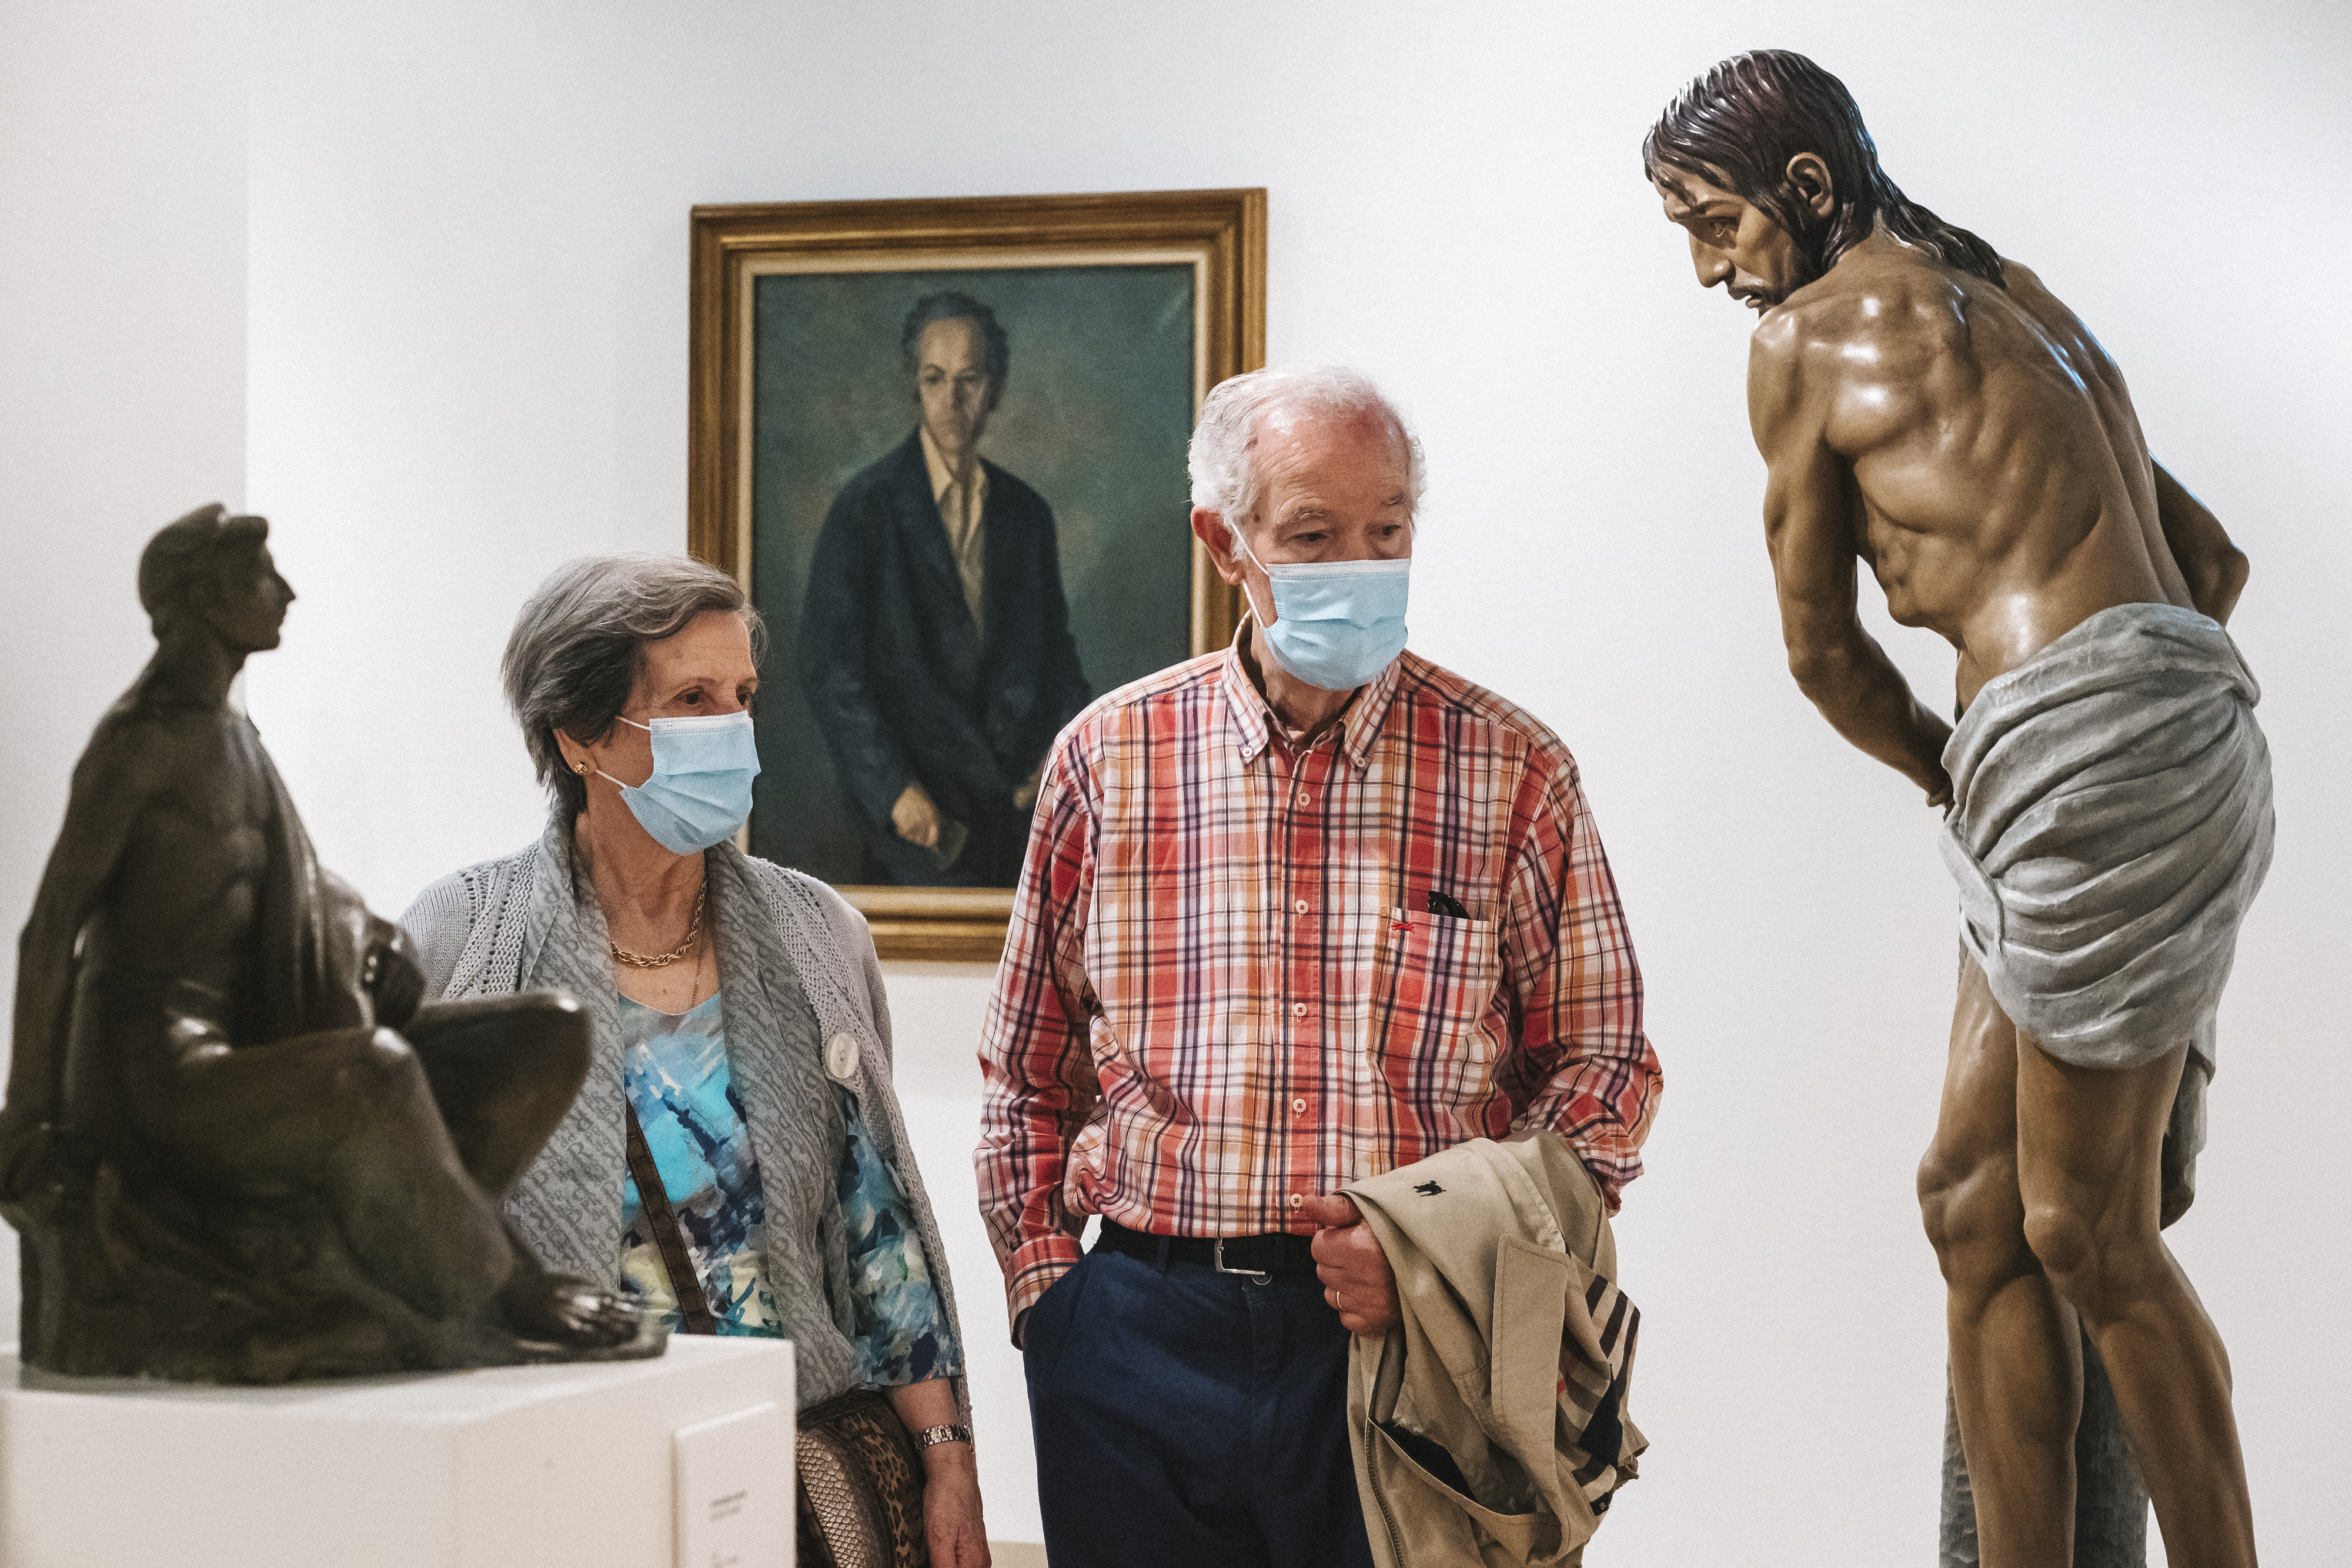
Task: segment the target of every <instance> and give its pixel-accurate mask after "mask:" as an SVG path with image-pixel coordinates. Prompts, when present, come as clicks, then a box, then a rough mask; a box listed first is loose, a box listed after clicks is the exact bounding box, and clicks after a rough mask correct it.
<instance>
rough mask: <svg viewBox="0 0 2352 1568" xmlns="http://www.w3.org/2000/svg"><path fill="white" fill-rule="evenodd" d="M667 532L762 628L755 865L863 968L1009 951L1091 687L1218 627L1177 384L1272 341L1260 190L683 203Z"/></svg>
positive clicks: (1216, 589)
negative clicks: (678, 380) (686, 213)
mask: <svg viewBox="0 0 2352 1568" xmlns="http://www.w3.org/2000/svg"><path fill="white" fill-rule="evenodd" d="M693 267H694V272H693V291H692V317H693V338H692V350H691V379H692V392H691V400H692V406H691V410H690V415H691V418H690V425H689V432H690V434H689V453H688V466H689V471H690V486H691V488H690V492H689V504H688V548H689V549H692V550H693V551H694V553H695V554H697V555H698V556H700V557H701V558H703V559H706V560H709V561H711V562H713V563H714V564H716V565H718V566H719V567H720V568H722V569H723V570H727V571H730V572H731V573H733V574H734V575H735V576H736V577H737V578H738V579H739V580H741V581H742V583H743V584H744V585H745V587H746V588H747V589H748V590H749V591H750V592H751V599H752V602H753V603H755V604H756V605H757V606H758V607H759V609H760V612H761V614H762V616H764V617H765V619H766V621H767V623H768V628H769V634H770V648H769V654H768V661H767V666H766V669H765V672H764V677H763V680H762V684H761V690H760V696H759V699H758V702H757V705H756V706H755V707H754V709H753V715H754V720H755V723H756V726H757V728H758V733H759V737H760V767H761V772H760V779H759V783H758V786H757V789H756V790H755V793H754V797H753V806H752V812H751V823H750V826H749V829H748V831H749V835H750V844H751V851H752V852H753V853H755V854H759V855H762V856H765V857H766V858H768V859H770V860H773V861H776V862H781V863H782V864H785V865H790V866H793V867H796V868H797V869H799V870H802V871H804V872H807V873H810V874H811V875H814V876H816V877H820V878H822V879H823V880H824V881H825V882H828V883H832V884H834V885H835V887H837V888H839V889H840V890H841V891H842V892H843V893H844V894H846V895H847V896H848V897H849V898H850V900H851V901H852V902H853V903H855V904H856V905H857V906H858V907H859V908H860V909H861V910H863V911H864V912H865V914H866V919H867V921H868V922H869V923H870V924H871V925H872V926H873V928H874V936H875V941H876V944H877V946H878V947H879V948H880V950H881V953H882V956H884V957H886V958H933V959H951V960H983V961H992V960H994V959H995V958H996V957H997V956H998V955H999V954H1000V953H1001V952H1002V950H1003V942H1004V925H1005V920H1006V917H1007V915H1008V914H1009V913H1010V911H1011V908H1012V901H1013V883H1015V882H1016V881H1017V880H1018V878H1019V875H1020V870H1021V862H1022V856H1023V852H1024V848H1025V846H1026V843H1027V840H1028V831H1029V823H1030V818H1031V815H1032V810H1033V807H1034V802H1035V800H1036V794H1037V787H1038V778H1039V774H1040V771H1041V769H1042V768H1043V766H1044V763H1045V756H1046V753H1047V752H1048V750H1049V749H1050V748H1051V746H1052V743H1053V740H1054V737H1055V735H1056V734H1058V733H1059V732H1060V730H1061V728H1062V727H1063V726H1064V725H1066V724H1067V723H1068V722H1069V720H1070V719H1071V718H1072V717H1073V716H1076V714H1077V712H1078V711H1079V710H1080V709H1081V708H1083V707H1084V706H1086V705H1087V703H1089V702H1091V701H1092V700H1093V699H1094V698H1096V697H1097V696H1099V695H1102V694H1103V693H1105V692H1108V691H1110V690H1113V689H1115V688H1117V687H1118V686H1122V685H1127V684H1128V683H1129V682H1131V681H1135V680H1138V679H1140V678H1141V677H1143V676H1145V675H1148V674H1152V673H1153V672H1154V671H1157V670H1160V669H1164V668H1166V667H1167V666H1169V665H1171V664H1179V663H1181V662H1182V661H1183V660H1185V659H1187V658H1189V657H1192V656H1194V655H1196V654H1200V653H1206V652H1209V651H1211V650H1213V649H1215V648H1218V647H1221V646H1223V644H1224V643H1226V642H1228V641H1230V640H1231V638H1232V636H1233V633H1234V627H1235V625H1236V624H1237V623H1238V620H1239V610H1240V601H1239V596H1238V595H1237V594H1236V593H1235V592H1234V591H1233V590H1231V589H1230V588H1228V587H1227V586H1226V585H1225V584H1224V583H1223V582H1222V581H1221V580H1219V579H1218V577H1217V575H1216V573H1215V571H1214V570H1213V568H1212V567H1211V565H1210V564H1209V561H1208V558H1207V555H1206V552H1205V551H1203V550H1202V549H1200V547H1199V546H1198V544H1197V543H1196V542H1195V541H1194V540H1193V538H1192V533H1191V529H1190V523H1189V518H1190V512H1191V500H1190V491H1191V486H1190V483H1189V481H1188V480H1187V478H1186V476H1185V467H1184V454H1185V447H1186V445H1187V444H1188V443H1189V441H1190V440H1191V436H1192V424H1193V420H1194V417H1195V415H1196V414H1197V413H1198V412H1199V410H1200V406H1201V400H1202V398H1203V397H1205V396H1206V395H1207V393H1208V391H1209V389H1210V388H1211V387H1212V386H1213V385H1215V384H1216V383H1217V382H1220V381H1223V379H1224V378H1226V377H1227V376H1231V375H1234V374H1237V373H1238V372H1240V371H1245V370H1253V369H1255V368H1257V367H1258V366H1259V365H1261V364H1262V363H1263V362H1264V360H1265V305H1264V298H1265V192H1264V191H1262V190H1244V191H1161V192H1148V193H1129V194H1116V195H1087V196H1008V197H983V198H965V199H945V200H938V201H888V202H801V203H778V204H758V205H738V206H705V207H697V208H696V209H695V210H694V247H693Z"/></svg>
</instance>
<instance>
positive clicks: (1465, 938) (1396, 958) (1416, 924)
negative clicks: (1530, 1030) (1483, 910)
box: [1369, 908, 1503, 1101]
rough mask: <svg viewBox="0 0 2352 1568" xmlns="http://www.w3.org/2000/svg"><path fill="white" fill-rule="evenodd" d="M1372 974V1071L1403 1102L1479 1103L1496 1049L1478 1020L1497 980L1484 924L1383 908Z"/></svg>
mask: <svg viewBox="0 0 2352 1568" xmlns="http://www.w3.org/2000/svg"><path fill="white" fill-rule="evenodd" d="M1382 924H1383V925H1384V927H1385V929H1384V930H1383V931H1382V933H1381V946H1380V955H1381V956H1380V960H1379V962H1378V963H1377V964H1376V965H1375V966H1374V967H1373V970H1372V992H1371V1003H1372V1005H1371V1016H1370V1026H1371V1027H1370V1038H1369V1044H1370V1051H1371V1056H1372V1065H1373V1067H1374V1069H1375V1071H1379V1072H1380V1073H1381V1075H1382V1076H1384V1077H1385V1078H1387V1079H1388V1080H1389V1082H1390V1085H1391V1088H1392V1089H1393V1090H1395V1091H1396V1092H1398V1093H1400V1094H1402V1095H1404V1096H1406V1097H1407V1098H1408V1099H1409V1100H1430V1099H1436V1100H1452V1101H1475V1100H1483V1099H1484V1098H1486V1095H1487V1093H1488V1092H1490V1090H1491V1087H1492V1082H1493V1074H1494V1065H1495V1050H1496V1042H1495V1040H1494V1039H1493V1038H1492V1037H1491V1036H1490V1035H1488V1034H1487V1033H1486V1031H1485V1030H1480V1029H1479V1028H1478V1027H1477V1025H1478V1020H1479V1019H1481V1018H1483V1017H1485V1016H1486V1009H1487V1007H1488V1005H1489V1004H1490V1003H1492V1002H1493V1000H1494V998H1495V988H1496V986H1497V985H1498V984H1499V983H1500V982H1501V980H1502V972H1503V965H1502V956H1501V950H1500V948H1499V946H1497V937H1496V929H1495V923H1494V922H1493V921H1491V920H1463V919H1457V918H1455V917H1454V916H1451V915H1414V914H1408V913H1407V912H1406V911H1404V910H1402V909H1394V908H1392V909H1391V910H1390V911H1389V913H1388V915H1386V916H1385V917H1384V919H1383V922H1382Z"/></svg>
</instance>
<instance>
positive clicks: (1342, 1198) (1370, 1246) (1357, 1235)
mask: <svg viewBox="0 0 2352 1568" xmlns="http://www.w3.org/2000/svg"><path fill="white" fill-rule="evenodd" d="M1299 1212H1300V1213H1301V1214H1303V1215H1305V1216H1306V1217H1307V1218H1309V1219H1311V1220H1313V1221H1314V1222H1315V1223H1316V1224H1318V1225H1319V1226H1321V1227H1322V1229H1320V1230H1318V1231H1317V1232H1316V1233H1315V1277H1316V1278H1317V1279H1318V1280H1320V1281H1323V1299H1324V1300H1325V1301H1328V1302H1329V1303H1330V1305H1331V1307H1332V1309H1333V1310H1334V1311H1336V1312H1339V1326H1340V1327H1342V1328H1344V1329H1346V1330H1347V1331H1348V1332H1349V1333H1352V1334H1361V1335H1363V1336H1364V1337H1365V1338H1366V1339H1378V1338H1379V1337H1380V1336H1381V1335H1382V1334H1384V1333H1388V1332H1389V1330H1390V1329H1391V1328H1393V1327H1395V1326H1396V1321H1397V1290H1396V1275H1395V1274H1394V1273H1393V1272H1391V1270H1390V1269H1389V1259H1388V1254H1387V1253H1385V1252H1383V1251H1381V1244H1380V1240H1379V1239H1378V1238H1376V1237H1374V1236H1373V1235H1372V1232H1371V1228H1370V1226H1368V1225H1366V1224H1365V1223H1364V1217H1363V1216H1362V1215H1361V1214H1360V1213H1359V1212H1358V1211H1357V1208H1356V1200H1355V1199H1354V1198H1352V1197H1348V1196H1346V1195H1345V1194H1344V1193H1336V1192H1333V1193H1325V1194H1322V1195H1321V1196H1319V1197H1310V1198H1308V1199H1307V1202H1306V1203H1305V1204H1304V1205H1303V1206H1302V1207H1300V1209H1299Z"/></svg>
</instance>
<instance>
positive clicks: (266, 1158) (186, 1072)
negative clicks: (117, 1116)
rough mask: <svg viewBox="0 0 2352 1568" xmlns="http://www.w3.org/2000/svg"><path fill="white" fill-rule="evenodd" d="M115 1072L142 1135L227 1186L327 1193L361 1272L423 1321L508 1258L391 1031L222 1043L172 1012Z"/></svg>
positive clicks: (489, 1289) (474, 1294)
mask: <svg viewBox="0 0 2352 1568" xmlns="http://www.w3.org/2000/svg"><path fill="white" fill-rule="evenodd" d="M170 1033H171V1035H172V1036H173V1039H172V1040H171V1041H170V1042H169V1044H168V1045H167V1046H166V1048H165V1049H163V1050H161V1051H147V1052H141V1053H139V1055H138V1061H137V1062H136V1064H135V1066H134V1067H133V1070H132V1071H131V1072H129V1073H128V1074H127V1075H126V1076H127V1078H128V1080H129V1085H128V1086H129V1088H130V1091H131V1106H132V1114H133V1116H134V1118H135V1119H136V1120H137V1122H138V1123H139V1124H140V1128H141V1131H142V1132H143V1133H145V1134H147V1135H148V1136H150V1137H152V1138H153V1139H154V1140H156V1142H157V1143H158V1144H160V1145H162V1146H163V1147H164V1148H166V1149H168V1150H170V1151H171V1152H172V1153H173V1155H176V1156H177V1157H178V1158H179V1159H180V1160H181V1161H183V1162H184V1163H185V1165H186V1166H188V1167H190V1168H191V1170H192V1172H193V1173H194V1174H196V1175H199V1176H206V1177H209V1178H210V1179H212V1180H215V1181H217V1182H218V1183H220V1184H221V1185H222V1186H225V1187H227V1188H229V1189H230V1190H236V1191H245V1192H257V1193H266V1192H270V1191H281V1192H282V1191H289V1190H308V1191H311V1192H315V1193H318V1194H319V1195H320V1197H323V1198H324V1200H325V1201H326V1203H327V1205H328V1207H329V1208H330V1209H331V1212H332V1213H333V1214H334V1216H335V1218H336V1220H337V1222H338V1225H339V1228H341V1231H342V1233H343V1239H344V1240H345V1242H346V1243H347V1244H348V1245H349V1246H350V1247H351V1249H352V1252H353V1254H354V1255H356V1256H357V1257H358V1259H359V1260H360V1264H361V1266H362V1268H363V1269H365V1270H367V1272H368V1274H369V1276H370V1277H371V1278H373V1280H375V1281H377V1282H378V1283H380V1284H382V1285H383V1287H384V1288H385V1289H387V1290H389V1291H392V1292H393V1293H394V1294H395V1295H397V1296H399V1297H400V1298H401V1299H402V1300H403V1301H406V1302H407V1303H408V1304H409V1305H410V1306H412V1307H414V1308H415V1310H416V1311H417V1312H420V1313H422V1314H424V1315H425V1316H426V1317H429V1318H436V1319H438V1318H449V1317H454V1316H456V1315H457V1314H459V1313H461V1312H468V1311H471V1310H474V1309H476V1308H478V1306H480V1305H481V1304H482V1303H483V1302H485V1301H488V1299H489V1297H490V1296H491V1295H492V1294H493V1293H494V1292H495V1291H497V1290H498V1289H499V1286H500V1285H502V1284H503V1283H505V1281H506V1279H507V1277H508V1275H509V1273H510V1272H511V1271H512V1269H513V1262H514V1256H513V1249H512V1248H511V1247H510V1246H509V1243H508V1239H507V1234H506V1228H505V1226H504V1224H503V1222H502V1220H501V1218H500V1216H499V1208H498V1206H497V1205H496V1204H495V1203H493V1202H492V1201H491V1200H490V1199H489V1197H488V1196H486V1195H485V1194H484V1193H483V1191H482V1189H481V1188H480V1187H479V1186H476V1185H475V1183H474V1181H473V1178H472V1177H471V1176H468V1175H467V1172H466V1167H465V1165H464V1163H463V1162H462V1161H461V1160H460V1159H459V1157H458V1154H457V1147H456V1145H454V1144H453V1143H452V1142H451V1141H450V1137H449V1134H448V1132H447V1131H446V1128H445V1127H444V1126H443V1125H442V1121H441V1113H440V1111H439V1110H438V1109H437V1108H436V1106H435V1104H434V1103H433V1094H432V1091H431V1089H430V1088H429V1087H427V1085H426V1083H425V1070H424V1068H423V1066H422V1065H421V1064H420V1063H419V1062H418V1061H417V1058H416V1053H415V1051H412V1050H410V1049H409V1047H408V1043H407V1041H405V1040H403V1039H402V1038H401V1037H400V1036H399V1035H397V1034H395V1033H394V1032H393V1031H392V1030H387V1029H379V1030H365V1029H344V1030H324V1031H321V1032H320V1033H317V1034H310V1035H299V1036H297V1037H295V1038H294V1039H291V1040H278V1041H275V1042H273V1043H271V1044H268V1045H256V1046H243V1047H236V1048H232V1047H230V1046H229V1045H228V1044H227V1043H226V1040H223V1039H221V1038H220V1037H219V1036H218V1033H217V1031H216V1030H211V1029H209V1028H208V1027H207V1026H204V1025H201V1024H198V1023H196V1022H195V1021H194V1020H190V1019H180V1020H178V1021H177V1022H176V1023H174V1024H173V1025H172V1026H171V1028H170Z"/></svg>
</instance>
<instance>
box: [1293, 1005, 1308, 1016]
mask: <svg viewBox="0 0 2352 1568" xmlns="http://www.w3.org/2000/svg"><path fill="white" fill-rule="evenodd" d="M1290 1016H1291V1017H1292V1018H1295V1019H1303V1018H1305V1017H1306V1016H1307V1004H1306V1003H1305V1002H1293V1003H1291V1004H1290Z"/></svg>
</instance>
